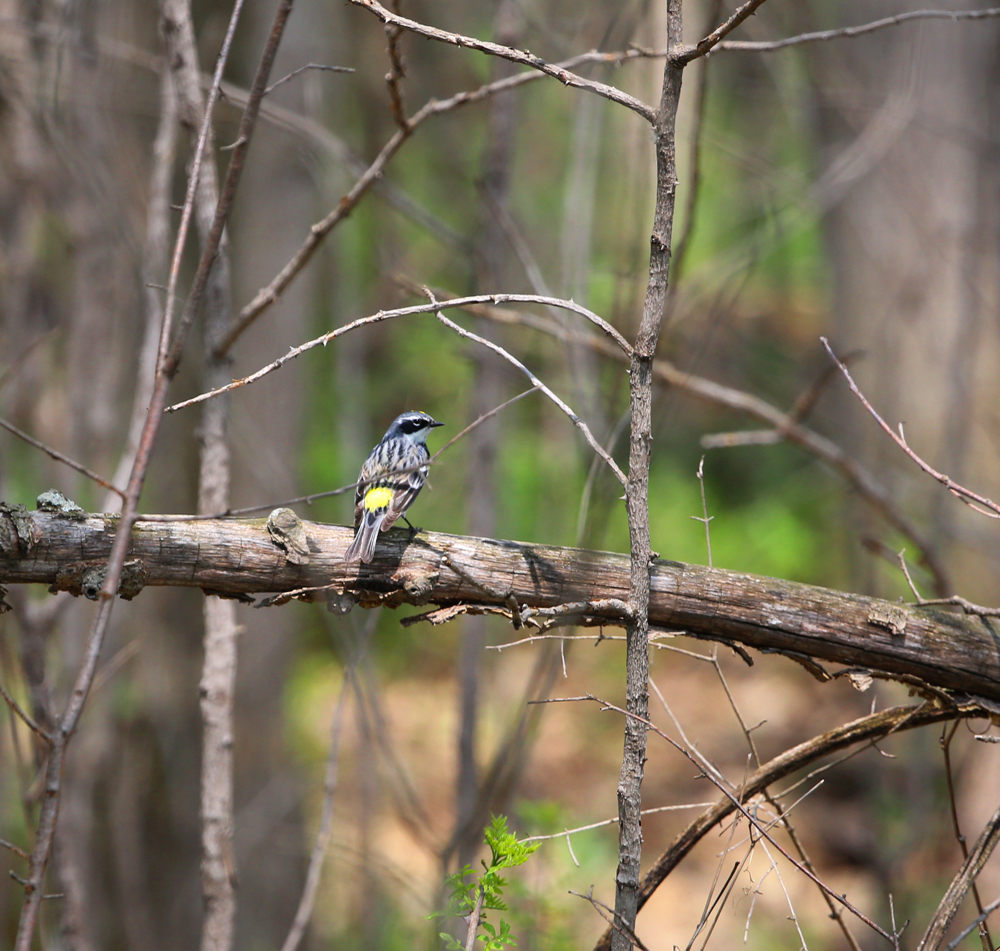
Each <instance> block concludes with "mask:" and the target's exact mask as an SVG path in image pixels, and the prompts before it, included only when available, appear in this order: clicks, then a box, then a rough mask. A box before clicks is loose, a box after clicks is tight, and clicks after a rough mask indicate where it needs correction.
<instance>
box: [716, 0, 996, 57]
mask: <svg viewBox="0 0 1000 951" xmlns="http://www.w3.org/2000/svg"><path fill="white" fill-rule="evenodd" d="M991 17H1000V7H990V8H988V9H985V10H910V11H909V12H907V13H899V14H897V15H896V16H891V17H882V19H880V20H873V21H872V22H871V23H863V24H861V25H860V26H844V27H840V28H839V29H836V30H819V31H817V32H814V33H800V34H799V35H798V36H789V37H786V38H785V39H783V40H763V41H752V40H726V41H725V42H722V43H719V44H718V45H717V46H716V47H715V49H716V50H746V51H751V52H758V53H770V52H773V51H774V50H783V49H786V48H787V47H789V46H800V45H802V44H803V43H825V42H827V41H828V40H839V39H847V38H850V37H852V36H863V35H864V34H866V33H874V32H875V31H876V30H884V29H885V28H886V27H890V26H898V25H899V24H900V23H906V22H907V21H909V20H952V21H956V20H985V19H987V18H991Z"/></svg>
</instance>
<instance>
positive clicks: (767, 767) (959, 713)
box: [594, 701, 989, 951]
mask: <svg viewBox="0 0 1000 951" xmlns="http://www.w3.org/2000/svg"><path fill="white" fill-rule="evenodd" d="M988 715H989V712H988V711H987V710H986V709H984V708H983V707H980V706H978V705H977V704H976V703H975V702H973V701H964V702H961V703H959V704H958V705H957V706H955V707H942V706H936V705H932V704H928V703H922V704H916V705H910V706H902V707H892V708H890V709H888V710H881V711H879V712H878V713H874V714H871V715H870V716H866V717H861V718H860V719H858V720H853V721H852V722H850V723H845V724H844V725H843V726H839V727H837V728H836V729H835V730H830V731H828V732H826V733H822V734H820V735H819V736H816V737H813V738H812V739H810V740H807V741H806V742H804V743H800V744H799V745H798V746H793V747H792V748H791V749H788V750H785V752H784V753H781V754H780V755H778V756H776V757H774V759H772V760H769V761H768V762H767V763H765V764H764V765H763V766H761V767H760V768H759V769H757V770H755V771H754V772H753V773H752V774H751V775H750V776H749V777H747V779H746V782H745V783H744V784H743V785H742V786H741V788H740V789H739V791H738V796H737V798H738V799H739V801H740V802H741V803H746V802H748V801H749V800H750V799H752V798H753V797H754V796H756V795H758V794H759V793H762V792H763V791H764V790H765V789H767V788H768V787H769V786H771V785H772V784H774V783H776V782H778V781H779V780H781V779H784V778H785V777H786V776H790V775H791V774H792V773H794V772H796V771H798V770H800V769H802V768H804V767H805V766H808V765H809V764H810V763H814V762H816V760H818V759H821V758H822V757H824V756H829V755H830V754H831V753H836V752H838V751H839V750H843V749H846V748H847V747H849V746H854V745H855V744H856V743H864V742H871V741H873V740H877V739H881V738H883V737H885V736H888V735H889V734H890V733H897V732H901V731H903V730H912V729H915V728H916V727H921V726H928V725H930V724H933V723H941V722H944V721H947V720H956V719H971V718H975V717H984V716H988ZM735 811H736V803H735V802H733V800H732V799H730V798H729V797H728V796H723V797H721V798H720V799H719V801H718V802H716V803H715V804H714V805H712V806H711V807H710V808H708V809H706V810H705V811H704V812H703V813H702V814H701V815H700V816H698V818H697V819H695V820H694V821H693V822H691V823H690V824H689V825H688V827H687V828H686V829H685V830H684V831H683V832H681V833H680V834H679V835H678V836H677V837H676V838H675V839H674V841H673V842H672V843H671V844H670V847H669V848H668V849H667V850H666V851H665V852H663V854H662V855H660V857H659V858H657V859H656V861H655V862H654V863H653V866H652V867H651V868H650V869H649V871H648V872H647V873H646V876H645V878H643V880H642V885H641V886H640V887H639V907H640V908H642V906H643V905H644V904H645V903H646V902H647V901H648V900H649V899H650V897H652V895H653V892H655V891H656V889H657V888H658V887H659V886H660V885H661V884H662V883H663V881H664V880H665V879H666V878H667V876H668V875H669V874H670V873H671V872H672V871H673V870H674V869H675V868H676V867H677V866H678V865H679V864H680V862H681V861H682V860H683V859H684V858H685V856H687V855H688V853H690V851H691V850H692V849H693V848H694V847H695V845H697V844H698V842H700V841H701V840H702V838H704V836H705V835H706V834H707V833H708V832H709V831H711V830H712V829H713V828H715V826H717V825H718V824H719V823H720V822H721V821H722V820H723V819H725V818H726V817H727V816H730V815H732V813H733V812H735ZM610 947H611V932H610V930H608V931H606V932H605V933H604V935H603V937H602V938H601V939H600V940H599V941H598V942H597V944H596V945H595V946H594V951H607V949H608V948H610Z"/></svg>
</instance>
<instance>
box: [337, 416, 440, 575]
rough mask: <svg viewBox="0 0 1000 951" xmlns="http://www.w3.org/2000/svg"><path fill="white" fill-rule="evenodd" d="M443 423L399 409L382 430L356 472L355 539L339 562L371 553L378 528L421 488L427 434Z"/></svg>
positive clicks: (384, 526) (386, 526)
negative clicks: (357, 472)
mask: <svg viewBox="0 0 1000 951" xmlns="http://www.w3.org/2000/svg"><path fill="white" fill-rule="evenodd" d="M443 425H444V423H439V422H438V421H437V420H436V419H434V418H432V417H431V416H428V415H427V414H426V413H403V414H402V415H401V416H397V417H396V419H395V420H394V421H393V424H392V425H391V426H390V427H389V428H388V430H386V434H385V435H384V436H383V437H382V440H381V442H380V443H379V444H378V445H377V446H376V447H375V448H374V449H373V450H372V451H371V453H370V454H369V455H368V458H367V459H366V460H365V464H364V465H363V466H362V467H361V475H359V476H358V489H357V492H356V493H355V496H354V541H353V542H351V545H350V547H349V548H348V549H347V551H346V552H345V553H344V561H363V562H366V563H367V562H370V561H371V560H372V558H373V557H374V556H375V545H376V543H377V542H378V533H379V531H380V530H381V531H383V532H384V531H386V530H387V529H389V528H392V526H393V525H394V524H395V523H396V520H397V519H399V518H400V517H402V516H403V513H404V512H405V511H406V510H407V509H408V508H409V507H410V505H411V503H412V502H413V500H414V499H415V498H416V497H417V495H418V494H419V492H420V490H421V489H422V488H423V486H424V481H425V480H426V479H427V465H426V463H427V461H428V460H429V459H430V453H429V452H428V451H427V434H428V432H430V430H432V429H434V427H435V426H443ZM403 520H404V521H406V519H405V517H404V519H403ZM407 524H409V522H407Z"/></svg>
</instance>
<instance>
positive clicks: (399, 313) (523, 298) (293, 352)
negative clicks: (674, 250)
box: [166, 294, 631, 413]
mask: <svg viewBox="0 0 1000 951" xmlns="http://www.w3.org/2000/svg"><path fill="white" fill-rule="evenodd" d="M508 301H510V302H516V303H524V304H544V305H546V306H551V307H561V308H564V309H565V310H570V311H572V312H573V313H575V314H580V315H581V316H582V317H586V318H587V319H588V320H590V321H591V322H593V323H595V324H596V325H597V326H599V327H600V328H601V329H602V330H605V332H606V333H608V334H609V336H612V337H613V339H614V340H615V341H616V343H618V345H619V346H624V347H628V346H629V345H628V342H627V341H626V340H625V338H624V337H622V336H621V334H619V333H618V331H616V330H615V329H614V328H613V327H612V326H611V325H610V324H608V323H607V322H606V321H604V320H603V319H602V318H600V317H598V316H597V315H596V314H594V313H593V312H592V311H589V310H587V308H586V307H582V306H581V305H580V304H577V303H575V302H574V301H571V300H560V299H559V298H555V297H538V296H536V295H534V294H476V295H473V296H471V297H458V298H454V299H453V300H446V301H439V300H433V301H430V302H429V303H426V304H416V305H414V306H412V307H398V308H396V309H395V310H380V311H379V312H378V313H377V314H372V315H371V316H369V317H359V318H358V319H357V320H353V321H351V322H350V323H349V324H344V325H343V326H341V327H338V328H337V329H336V330H331V331H330V332H329V333H325V334H323V336H321V337H316V338H315V339H314V340H309V341H307V342H306V343H304V344H301V345H300V346H298V347H292V348H291V349H290V350H289V351H288V353H286V354H285V355H284V356H283V357H279V358H278V359H277V360H275V361H274V362H273V363H269V364H268V365H267V366H266V367H262V368H261V369H260V370H257V371H256V372H255V373H251V374H250V375H249V376H246V377H243V378H242V379H240V380H234V381H233V382H232V383H229V384H227V385H226V386H222V387H219V388H218V389H216V390H211V391H210V392H208V393H202V394H200V395H198V396H195V397H192V398H191V399H189V400H184V401H183V402H181V403H175V404H174V405H173V406H169V407H167V409H166V412H168V413H175V412H177V410H179V409H185V408H186V407H188V406H193V405H194V404H195V403H201V402H203V401H204V400H208V399H212V398H213V397H216V396H220V395H221V394H223V393H228V392H230V390H235V389H237V388H238V387H241V386H246V385H247V384H248V383H256V382H257V380H259V379H260V378H261V377H264V376H267V374H268V373H271V372H273V371H274V370H277V369H280V368H281V367H282V366H284V365H285V364H286V363H288V361H289V360H294V359H295V358H296V357H298V356H300V355H301V354H303V353H305V352H306V351H307V350H312V349H313V348H314V347H319V346H324V347H325V346H326V345H327V344H328V343H329V342H330V341H331V340H335V339H336V338H337V337H340V336H342V335H343V334H345V333H348V332H349V331H351V330H356V329H357V328H358V327H364V326H366V325H367V324H374V323H379V322H381V321H383V320H392V319H393V318H395V317H409V316H411V315H413V314H436V313H438V312H440V311H442V310H447V309H448V308H449V307H462V306H464V305H466V304H485V303H491V304H502V303H506V302H508ZM629 349H631V348H629Z"/></svg>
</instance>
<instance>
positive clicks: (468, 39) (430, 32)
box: [351, 0, 763, 123]
mask: <svg viewBox="0 0 1000 951" xmlns="http://www.w3.org/2000/svg"><path fill="white" fill-rule="evenodd" d="M754 2H755V3H756V4H757V5H759V4H760V3H762V2H763V0H754ZM351 3H353V4H354V5H355V6H359V7H365V8H366V9H368V10H371V12H372V13H374V14H375V16H377V17H378V18H379V19H380V20H381V21H382V22H383V23H386V24H392V25H394V26H398V27H402V28H403V29H404V30H409V31H410V32H412V33H416V34H418V35H420V36H426V37H427V38H428V39H431V40H437V41H438V42H439V43H448V44H450V45H451V46H458V47H462V48H467V49H473V50H477V51H478V52H480V53H488V54H489V55H491V56H499V57H500V58H501V59H506V60H509V61H510V62H512V63H519V64H520V65H522V66H530V67H531V68H532V69H537V70H538V71H539V72H540V73H545V74H546V75H548V76H553V77H554V78H556V79H558V80H559V82H561V83H563V85H566V86H573V87H574V88H576V89H583V90H586V91H587V92H592V93H595V94H596V95H598V96H603V97H604V98H605V99H610V100H611V101H612V102H615V103H618V105H620V106H625V107H626V108H627V109H631V110H632V111H633V112H635V113H637V114H638V115H640V116H642V118H643V119H645V120H646V121H647V122H649V123H652V122H653V121H654V120H655V118H656V112H655V110H653V109H652V108H651V107H650V106H648V105H646V103H644V102H641V101H640V100H638V99H636V98H635V97H634V96H630V95H629V94H628V93H626V92H622V90H620V89H616V88H615V87H614V86H609V85H607V84H606V83H601V82H597V81H596V80H593V79H584V78H583V77H582V76H578V75H577V74H576V73H571V72H570V71H569V70H568V69H565V68H564V67H562V66H558V65H556V64H554V63H549V62H546V61H545V60H544V59H541V57H538V56H535V55H533V54H531V53H528V52H525V51H522V50H518V49H513V48H512V47H509V46H501V45H500V44H499V43H491V42H489V41H488V40H478V39H476V38H475V37H472V36H462V35H461V34H460V33H449V32H448V31H447V30H439V29H438V28H437V27H433V26H427V25H426V24H424V23H418V22H417V21H416V20H410V19H408V18H407V17H403V16H399V15H398V14H395V13H391V12H390V11H389V10H387V9H386V8H385V7H384V6H382V4H381V3H379V2H378V0H351ZM727 32H728V31H727Z"/></svg>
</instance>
